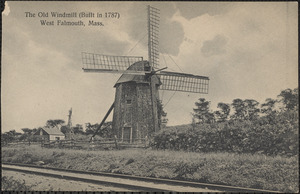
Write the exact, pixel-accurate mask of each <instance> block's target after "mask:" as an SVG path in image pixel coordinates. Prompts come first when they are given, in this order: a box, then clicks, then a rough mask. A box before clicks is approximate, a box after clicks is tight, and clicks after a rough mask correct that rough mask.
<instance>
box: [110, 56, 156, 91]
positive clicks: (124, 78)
mask: <svg viewBox="0 0 300 194" xmlns="http://www.w3.org/2000/svg"><path fill="white" fill-rule="evenodd" d="M147 67H149V63H148V61H138V62H135V63H134V64H132V65H131V66H130V67H128V69H127V70H136V71H141V72H143V71H145V69H146V68H147ZM152 79H153V82H154V83H155V84H156V85H161V82H160V80H159V78H158V76H156V75H153V76H152ZM126 82H135V83H144V84H150V81H149V80H147V79H146V76H145V75H134V74H122V75H121V77H120V78H119V79H118V81H117V82H116V84H115V85H114V87H116V86H117V85H118V84H121V83H126Z"/></svg>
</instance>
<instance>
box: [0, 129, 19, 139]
mask: <svg viewBox="0 0 300 194" xmlns="http://www.w3.org/2000/svg"><path fill="white" fill-rule="evenodd" d="M19 135H21V133H18V132H16V130H15V129H13V130H10V131H8V132H5V133H3V134H2V135H1V141H5V142H12V141H15V140H17V139H18V136H19Z"/></svg>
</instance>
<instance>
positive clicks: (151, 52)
mask: <svg viewBox="0 0 300 194" xmlns="http://www.w3.org/2000/svg"><path fill="white" fill-rule="evenodd" d="M159 19H160V18H159V9H157V8H154V7H151V6H150V5H148V57H149V63H150V66H151V67H158V66H159V50H158V48H159V39H158V34H159Z"/></svg>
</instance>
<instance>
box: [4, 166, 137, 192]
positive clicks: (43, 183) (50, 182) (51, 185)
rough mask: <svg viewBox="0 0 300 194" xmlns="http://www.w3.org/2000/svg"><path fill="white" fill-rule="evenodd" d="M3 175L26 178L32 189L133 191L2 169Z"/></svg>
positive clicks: (20, 179)
mask: <svg viewBox="0 0 300 194" xmlns="http://www.w3.org/2000/svg"><path fill="white" fill-rule="evenodd" d="M2 176H7V177H11V176H12V177H13V179H14V180H18V181H20V182H23V180H24V181H25V184H26V185H27V186H33V187H32V188H31V189H32V191H51V190H52V191H132V190H128V189H123V188H116V187H110V186H108V185H98V184H90V183H85V182H80V181H70V180H65V179H57V178H52V177H44V176H39V175H33V174H27V173H26V174H25V173H22V172H15V171H8V170H2Z"/></svg>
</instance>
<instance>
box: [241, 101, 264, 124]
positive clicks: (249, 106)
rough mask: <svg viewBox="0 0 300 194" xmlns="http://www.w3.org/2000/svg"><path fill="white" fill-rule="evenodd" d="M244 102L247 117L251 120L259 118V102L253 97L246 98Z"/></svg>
mask: <svg viewBox="0 0 300 194" xmlns="http://www.w3.org/2000/svg"><path fill="white" fill-rule="evenodd" d="M243 103H244V108H245V119H246V120H250V121H252V120H254V119H257V118H258V113H259V112H260V110H259V108H258V105H259V102H257V101H256V100H252V99H246V100H244V102H243Z"/></svg>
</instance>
